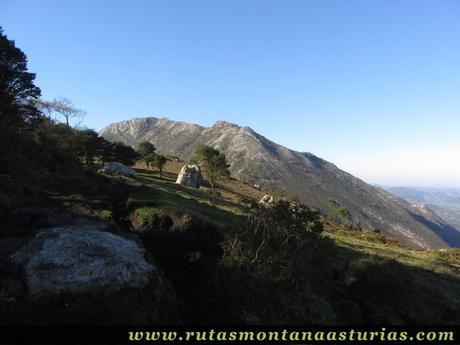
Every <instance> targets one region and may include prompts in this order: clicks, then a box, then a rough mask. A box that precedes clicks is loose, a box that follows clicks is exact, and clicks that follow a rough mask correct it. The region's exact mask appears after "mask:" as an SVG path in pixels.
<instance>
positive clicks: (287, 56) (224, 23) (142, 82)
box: [0, 0, 460, 186]
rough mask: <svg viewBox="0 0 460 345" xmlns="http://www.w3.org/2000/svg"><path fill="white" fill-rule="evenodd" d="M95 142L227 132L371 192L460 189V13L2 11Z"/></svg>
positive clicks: (348, 8) (188, 7)
mask: <svg viewBox="0 0 460 345" xmlns="http://www.w3.org/2000/svg"><path fill="white" fill-rule="evenodd" d="M0 25H2V26H3V28H4V30H5V33H6V34H7V35H8V36H9V37H10V38H11V39H14V40H15V41H16V43H17V45H18V46H19V47H20V48H21V49H22V50H24V51H25V53H26V54H27V56H28V58H29V68H30V70H31V71H33V72H36V73H37V84H38V86H40V87H41V89H42V91H43V96H44V98H46V99H53V98H55V97H58V96H63V97H67V98H70V99H71V100H73V102H74V103H75V104H76V105H77V106H78V107H80V108H82V109H84V110H86V111H87V113H88V115H87V118H86V125H87V126H89V127H92V128H95V129H100V128H102V127H103V126H105V125H107V124H109V123H111V122H115V121H120V120H124V119H129V118H131V117H135V116H149V115H151V116H161V117H168V118H170V119H174V120H184V121H189V122H194V123H198V124H201V125H205V126H208V125H212V124H213V123H214V122H215V121H216V120H220V119H223V120H227V121H230V122H235V123H238V124H241V125H245V126H250V127H252V128H254V129H255V130H256V131H258V132H260V133H261V134H263V135H265V136H266V137H268V138H270V139H272V140H274V141H276V142H278V143H281V144H283V145H285V146H287V147H290V148H293V149H296V150H299V151H309V152H312V153H314V154H316V155H318V156H320V157H323V158H325V159H327V160H330V161H332V162H334V163H336V164H337V165H338V166H339V167H341V168H343V169H345V170H347V171H350V172H352V173H354V174H355V175H357V176H359V177H361V178H363V179H364V180H366V181H367V182H374V183H386V184H393V185H394V184H400V185H401V184H405V185H432V186H433V185H439V186H441V185H450V186H454V185H456V186H460V136H459V133H460V1H457V0H452V1H449V0H433V1H423V0H416V1H410V0H400V1H399V0H398V1H392V0H382V1H378V0H373V1H368V0H363V1H350V0H347V1H343V0H337V1H328V0H318V1H312V0H310V1H309V0H301V1H293V0H283V1H282V0H279V1H270V0H263V1H256V0H244V1H237V0H227V1H224V0H221V1H215V0H213V1H195V0H184V1H174V0H165V1H155V0H147V1H139V0H132V1H127V0H126V1H102V0H99V1H98V0H91V1H82V0H78V1H44V0H40V1H36V0H33V1H32V0H31V1H21V0H14V1H13V0H1V1H0Z"/></svg>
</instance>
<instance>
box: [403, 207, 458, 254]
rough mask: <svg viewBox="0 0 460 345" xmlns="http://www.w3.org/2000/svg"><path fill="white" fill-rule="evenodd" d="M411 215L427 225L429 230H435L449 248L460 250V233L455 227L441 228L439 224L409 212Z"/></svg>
mask: <svg viewBox="0 0 460 345" xmlns="http://www.w3.org/2000/svg"><path fill="white" fill-rule="evenodd" d="M409 214H410V215H411V216H412V217H413V218H414V219H415V220H417V221H418V222H420V223H422V224H424V225H426V226H427V227H428V228H430V229H431V230H433V231H434V232H435V233H436V235H438V236H439V237H441V239H442V240H443V241H444V242H446V243H447V244H448V245H449V246H451V247H455V248H460V231H458V230H457V229H455V228H454V227H453V226H451V225H448V227H441V226H439V224H436V223H434V222H432V221H430V220H428V219H427V218H425V217H423V216H420V215H418V214H415V213H413V212H410V211H409Z"/></svg>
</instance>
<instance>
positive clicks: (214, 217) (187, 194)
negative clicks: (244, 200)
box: [127, 173, 242, 226]
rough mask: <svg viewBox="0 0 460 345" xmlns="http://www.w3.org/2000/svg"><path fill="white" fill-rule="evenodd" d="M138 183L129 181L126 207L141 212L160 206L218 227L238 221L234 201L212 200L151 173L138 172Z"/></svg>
mask: <svg viewBox="0 0 460 345" xmlns="http://www.w3.org/2000/svg"><path fill="white" fill-rule="evenodd" d="M140 176H141V178H140V182H141V183H133V184H132V186H131V192H130V195H129V199H128V202H127V208H128V209H129V210H138V209H139V208H140V209H141V214H142V213H144V214H145V212H146V210H144V211H142V209H145V207H148V209H149V210H150V209H151V207H153V208H154V209H157V208H161V209H163V210H169V211H174V212H186V213H190V214H192V215H194V216H197V217H199V218H202V219H204V220H207V221H209V222H211V223H214V224H216V225H219V226H226V225H228V224H235V223H238V222H240V221H241V219H240V215H241V214H242V211H241V209H240V208H239V205H238V204H235V203H231V202H226V201H225V200H221V201H220V202H217V203H216V202H212V201H211V200H212V199H211V198H210V197H209V196H208V195H207V193H206V192H204V191H196V190H195V189H193V188H186V187H182V188H181V189H178V186H177V185H175V184H173V183H172V182H173V181H172V180H164V179H160V178H157V177H156V176H153V175H151V174H142V173H141V174H140Z"/></svg>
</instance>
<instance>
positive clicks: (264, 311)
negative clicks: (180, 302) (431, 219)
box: [211, 239, 460, 325]
mask: <svg viewBox="0 0 460 345" xmlns="http://www.w3.org/2000/svg"><path fill="white" fill-rule="evenodd" d="M323 240H324V241H326V243H323V245H322V246H321V253H317V254H318V255H317V256H316V258H315V259H313V260H312V261H311V262H306V263H304V264H300V265H303V267H304V272H305V273H304V274H302V277H298V281H302V282H303V283H302V284H305V285H306V286H307V288H305V289H304V288H301V289H300V290H296V289H299V288H298V286H296V283H290V282H283V281H280V280H278V279H276V280H275V279H273V277H270V276H262V277H261V276H260V275H250V274H248V273H247V272H248V270H246V269H245V268H244V267H241V266H238V265H235V266H230V267H226V272H225V275H226V279H225V281H223V282H221V286H225V288H224V289H228V291H220V292H218V293H219V294H223V296H225V297H224V298H223V300H222V301H221V302H220V303H221V307H222V309H223V310H225V311H226V312H228V310H235V309H236V310H239V308H244V310H245V311H246V312H247V313H248V314H250V315H253V316H254V318H255V319H259V320H260V321H259V322H260V323H261V324H279V323H288V324H291V323H293V324H372V325H382V324H385V325H398V324H412V325H435V324H436V325H444V324H450V325H455V324H458V323H459V322H460V279H458V278H457V277H455V276H453V275H450V274H442V273H436V272H434V271H431V270H428V269H423V268H420V267H415V266H410V265H407V264H403V263H401V262H398V261H396V260H394V259H390V258H385V257H382V256H379V255H371V254H366V253H363V252H360V251H357V250H353V249H350V248H346V247H341V246H337V245H336V244H335V243H334V242H333V240H330V239H323ZM305 291H309V292H308V293H306V292H305ZM301 292H302V293H301ZM211 300H212V301H214V300H216V297H213V298H212V299H211ZM278 315H283V316H284V317H286V319H283V320H278V321H277V316H278ZM229 322H234V323H241V320H239V321H238V320H236V319H234V320H233V321H229Z"/></svg>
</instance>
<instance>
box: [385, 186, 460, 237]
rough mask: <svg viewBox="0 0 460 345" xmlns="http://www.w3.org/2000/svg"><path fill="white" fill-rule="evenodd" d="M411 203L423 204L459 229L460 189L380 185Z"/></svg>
mask: <svg viewBox="0 0 460 345" xmlns="http://www.w3.org/2000/svg"><path fill="white" fill-rule="evenodd" d="M382 188H385V189H386V190H387V191H389V192H390V193H393V194H395V195H397V196H399V197H401V198H403V199H405V200H407V201H408V202H410V203H412V204H423V205H425V206H426V207H428V208H430V209H431V210H433V211H434V212H435V213H436V214H438V215H439V216H440V217H441V218H442V219H443V220H445V221H446V222H448V223H449V224H451V225H452V226H454V227H455V228H456V229H457V230H459V231H460V189H441V188H421V187H420V188H416V187H382Z"/></svg>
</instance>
